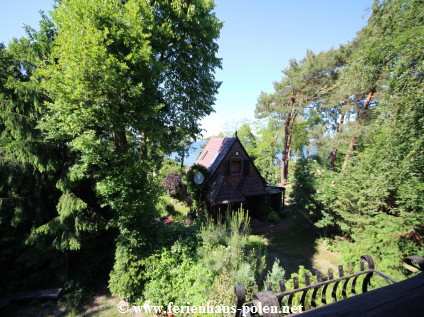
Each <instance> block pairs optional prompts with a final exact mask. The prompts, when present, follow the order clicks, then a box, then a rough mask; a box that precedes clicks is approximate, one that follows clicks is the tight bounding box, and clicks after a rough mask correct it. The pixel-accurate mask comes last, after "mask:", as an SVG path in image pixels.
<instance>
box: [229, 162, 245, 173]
mask: <svg viewBox="0 0 424 317" xmlns="http://www.w3.org/2000/svg"><path fill="white" fill-rule="evenodd" d="M241 165H242V161H241V159H232V160H231V162H230V173H231V175H241V167H242V166H241Z"/></svg>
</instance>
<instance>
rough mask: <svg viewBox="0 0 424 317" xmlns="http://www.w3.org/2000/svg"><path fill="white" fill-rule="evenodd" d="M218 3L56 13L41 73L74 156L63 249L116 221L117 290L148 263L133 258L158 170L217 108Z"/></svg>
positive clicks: (52, 119) (140, 0) (54, 131)
mask: <svg viewBox="0 0 424 317" xmlns="http://www.w3.org/2000/svg"><path fill="white" fill-rule="evenodd" d="M213 7H214V4H213V2H211V1H187V2H181V1H176V0H175V1H155V2H154V3H152V2H150V1H145V0H129V1H125V2H122V1H117V0H108V1H100V0H95V1H90V2H87V1H82V0H76V1H74V0H73V1H67V0H65V1H61V2H60V4H59V5H58V7H57V9H56V10H55V11H54V12H53V14H52V16H53V20H54V22H55V24H56V27H57V32H58V33H57V35H56V37H55V44H54V47H53V50H52V53H51V55H50V57H49V59H48V61H47V62H46V63H45V65H44V67H43V68H42V69H41V70H40V72H39V74H40V75H41V76H43V78H44V80H43V83H42V85H43V87H44V88H45V89H46V91H47V92H48V95H49V97H50V98H51V99H52V100H51V102H48V103H46V108H47V113H46V115H44V116H43V118H42V121H41V122H40V128H41V129H42V131H43V132H44V133H45V134H46V135H48V137H49V138H51V139H54V140H57V141H59V142H64V143H66V144H67V146H68V147H69V149H70V155H71V156H72V157H74V160H73V161H72V163H71V164H69V165H68V166H67V167H66V169H65V170H64V171H63V177H62V179H61V180H60V182H59V183H58V187H59V188H60V190H61V191H62V192H63V195H62V197H61V198H60V202H59V205H58V213H59V220H60V222H61V223H62V224H63V223H65V222H66V223H70V224H71V230H70V231H69V234H68V235H63V234H62V236H61V238H62V240H60V241H61V242H60V247H61V248H63V249H69V248H71V249H72V248H78V247H79V244H80V243H81V241H78V237H79V232H80V231H84V230H87V231H94V232H96V231H98V230H102V228H106V227H107V228H117V231H118V233H119V234H118V239H117V249H116V263H115V267H114V271H113V274H112V278H111V288H112V291H114V292H115V293H121V292H122V291H123V289H125V288H126V287H132V285H133V284H132V283H130V282H129V276H130V275H131V274H132V273H130V272H138V271H139V269H140V268H138V267H134V265H136V264H134V261H132V260H135V259H136V258H137V257H142V256H143V253H144V252H145V251H143V250H146V248H148V244H146V242H143V241H144V238H143V234H144V232H145V231H146V229H145V228H146V227H148V226H149V225H150V224H151V222H152V221H153V220H154V217H155V215H156V211H155V200H156V198H157V195H156V192H157V190H156V188H157V186H156V183H155V179H154V178H153V175H152V173H151V171H152V170H155V169H156V168H157V167H158V164H159V163H160V160H161V159H160V158H161V157H162V155H163V153H170V152H171V151H173V150H175V149H176V148H177V144H178V141H179V140H181V139H182V138H183V137H185V136H192V137H195V136H196V135H197V134H198V133H199V132H200V128H199V127H198V124H197V121H198V119H201V118H202V117H204V116H205V115H207V114H209V113H210V112H211V111H212V105H213V102H214V100H215V97H214V95H215V93H216V92H217V89H218V87H219V83H218V82H217V81H215V79H214V75H213V72H214V69H215V68H216V67H220V65H221V62H220V59H218V58H217V57H215V54H216V52H217V50H218V46H217V44H216V43H215V40H216V38H217V37H218V35H219V30H220V28H221V23H220V22H219V21H218V20H217V19H216V17H215V15H214V14H213V13H212V9H213ZM81 184H88V186H89V187H90V188H91V189H92V190H93V191H94V193H95V196H94V199H88V198H87V197H86V196H85V195H84V193H83V192H81ZM79 220H81V221H79ZM57 228H58V226H57V225H56V220H55V221H54V222H49V223H47V224H45V225H44V226H43V227H42V228H39V230H38V233H40V234H47V235H48V234H56V233H55V232H58V231H60V232H62V231H63V228H59V229H58V231H57V230H56V229H57ZM69 237H71V240H70V239H69ZM66 241H68V242H69V243H66ZM130 259H132V260H131V261H130ZM135 262H136V261H135ZM122 281H127V282H128V284H127V285H124V284H125V283H124V284H123V283H122Z"/></svg>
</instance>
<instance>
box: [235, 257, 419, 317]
mask: <svg viewBox="0 0 424 317" xmlns="http://www.w3.org/2000/svg"><path fill="white" fill-rule="evenodd" d="M404 266H405V267H407V268H408V269H410V270H411V271H420V270H421V271H423V270H424V259H423V258H422V257H417V256H411V257H407V258H405V259H404ZM315 273H316V275H315V276H316V280H317V283H316V284H312V285H311V277H310V276H309V274H307V273H305V274H304V276H303V278H304V284H305V286H304V287H299V279H298V278H297V277H294V278H293V288H294V289H293V290H291V291H288V290H286V285H285V281H284V280H281V281H280V282H279V287H280V293H275V292H274V291H273V290H272V287H271V285H269V286H268V291H265V292H261V293H254V294H253V296H252V301H250V302H246V289H245V287H244V286H243V285H237V286H236V287H235V293H236V296H237V312H236V315H235V316H236V317H240V316H248V317H250V316H253V315H254V314H251V312H255V313H256V312H257V311H258V307H261V308H260V315H261V316H263V317H280V316H287V315H290V314H292V313H299V312H301V311H302V312H303V311H306V310H310V309H312V308H315V307H318V306H323V305H327V304H330V302H331V303H334V302H337V301H340V300H343V299H346V298H348V297H351V296H354V295H357V294H361V293H366V292H368V291H369V290H372V289H374V288H379V287H382V286H385V285H390V284H394V283H396V281H395V280H393V279H392V278H390V277H389V276H387V275H385V274H383V273H381V272H380V271H377V270H375V266H374V261H373V259H372V258H371V257H370V256H369V255H364V256H361V258H360V261H359V272H357V273H354V265H353V263H348V264H347V270H346V272H345V271H344V268H343V265H339V266H338V277H334V274H333V270H332V269H329V270H328V279H326V280H325V279H324V277H323V276H322V274H321V273H320V272H319V271H318V270H316V271H315ZM297 294H299V295H297ZM299 297H300V298H299ZM265 307H268V308H267V309H263V308H265ZM290 307H298V308H297V309H293V310H294V311H293V310H290ZM253 308H255V309H253Z"/></svg>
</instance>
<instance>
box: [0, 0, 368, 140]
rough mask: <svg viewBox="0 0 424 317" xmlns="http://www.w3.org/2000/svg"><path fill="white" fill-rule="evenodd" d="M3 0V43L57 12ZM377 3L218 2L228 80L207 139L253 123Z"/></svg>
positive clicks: (208, 122)
mask: <svg viewBox="0 0 424 317" xmlns="http://www.w3.org/2000/svg"><path fill="white" fill-rule="evenodd" d="M6 1H7V0H0V3H1V4H0V30H1V32H0V42H4V43H5V44H6V43H8V42H9V41H10V40H11V39H12V38H13V37H19V36H22V35H24V34H25V33H24V29H23V25H24V24H27V25H30V26H32V27H34V28H37V25H38V20H39V13H38V11H39V10H43V11H49V10H51V9H52V6H53V1H52V0H9V1H7V2H6ZM372 2H373V1H372V0H354V1H349V0H320V1H317V0H297V1H294V0H291V1H289V0H262V1H259V0H215V3H216V5H217V7H216V10H215V11H216V15H217V17H218V18H219V19H220V20H222V21H224V27H223V28H222V30H221V36H220V38H219V39H218V44H219V47H220V49H219V53H218V56H219V57H221V58H222V59H223V61H222V65H223V67H222V68H223V69H222V70H217V72H216V78H217V80H219V81H222V82H223V83H222V85H221V88H220V90H219V93H218V95H217V96H216V97H217V98H216V104H215V107H214V108H215V111H216V112H215V113H213V114H212V115H210V116H209V117H207V118H205V119H204V120H202V126H203V127H204V128H205V129H206V130H207V132H206V133H205V134H204V135H212V134H218V133H219V132H220V131H222V130H232V129H236V127H237V125H238V124H240V122H241V121H243V120H253V119H254V110H255V105H256V100H257V98H258V96H259V94H260V92H261V91H267V92H272V90H273V82H274V81H277V80H279V79H281V70H282V69H284V68H285V67H287V66H288V62H289V60H290V59H291V58H296V59H301V58H303V57H304V56H305V54H306V51H307V50H308V49H309V50H312V51H314V52H320V51H323V50H327V49H330V48H331V47H338V46H339V45H340V44H345V43H347V42H348V41H351V40H352V39H353V38H354V37H355V35H356V32H357V31H359V30H360V29H361V28H362V27H363V26H364V25H365V24H366V21H367V20H366V19H367V17H368V16H369V13H370V11H369V10H367V9H369V7H370V6H371V5H372Z"/></svg>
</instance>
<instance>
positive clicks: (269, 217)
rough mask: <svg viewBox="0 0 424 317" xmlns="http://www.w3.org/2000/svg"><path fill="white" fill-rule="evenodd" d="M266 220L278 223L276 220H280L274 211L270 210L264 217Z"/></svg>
mask: <svg viewBox="0 0 424 317" xmlns="http://www.w3.org/2000/svg"><path fill="white" fill-rule="evenodd" d="M266 220H267V221H268V222H272V223H275V222H278V220H280V216H279V215H278V214H277V213H276V212H275V211H274V210H272V211H271V212H270V213H269V214H268V215H267V216H266Z"/></svg>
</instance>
